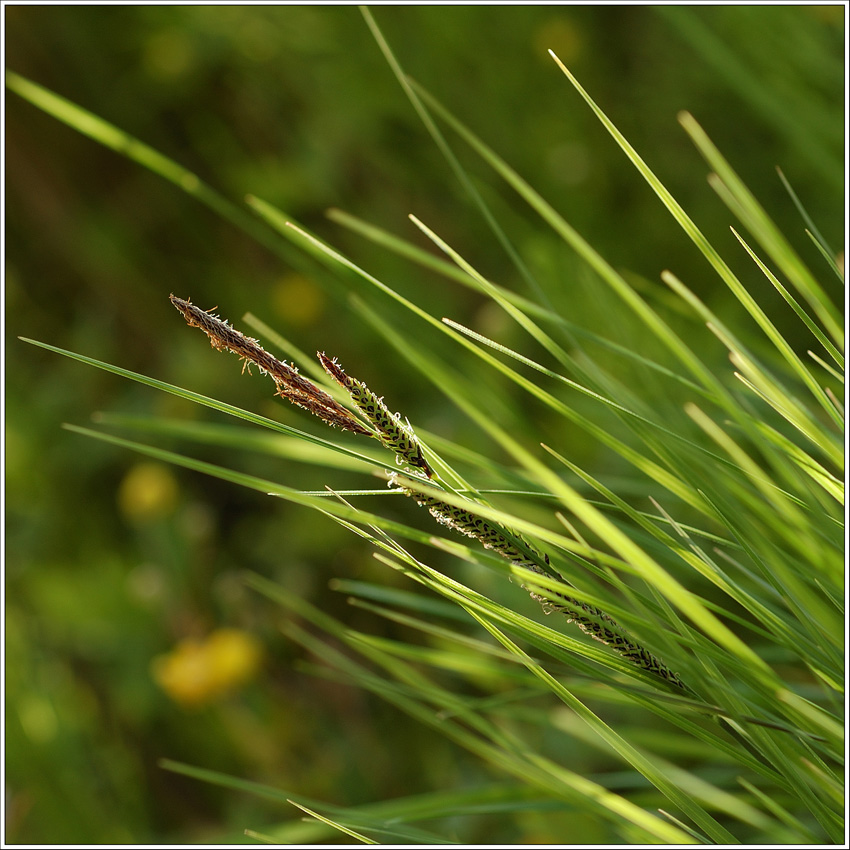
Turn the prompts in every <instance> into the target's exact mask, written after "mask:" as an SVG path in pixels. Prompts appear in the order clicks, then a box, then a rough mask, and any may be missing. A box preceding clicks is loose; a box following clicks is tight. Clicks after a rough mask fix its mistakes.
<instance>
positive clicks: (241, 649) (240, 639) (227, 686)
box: [151, 629, 263, 707]
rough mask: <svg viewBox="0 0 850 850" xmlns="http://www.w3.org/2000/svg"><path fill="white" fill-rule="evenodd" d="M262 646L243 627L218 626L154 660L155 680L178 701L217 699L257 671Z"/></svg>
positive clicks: (192, 704) (190, 704) (188, 703)
mask: <svg viewBox="0 0 850 850" xmlns="http://www.w3.org/2000/svg"><path fill="white" fill-rule="evenodd" d="M262 656H263V651H262V646H261V645H260V642H259V641H258V640H257V639H256V638H255V637H254V636H253V635H251V634H248V633H247V632H243V631H241V630H240V629H217V630H216V631H214V632H213V633H212V634H210V635H209V636H208V637H207V638H206V639H205V640H197V639H195V638H187V639H185V640H182V641H180V643H178V644H177V645H176V646H175V647H174V649H172V650H171V652H168V653H166V654H164V655H159V656H157V657H156V658H154V659H153V661H152V663H151V673H152V675H153V678H154V681H155V682H156V683H157V684H158V685H159V686H160V687H161V688H162V689H163V690H164V691H165V692H166V693H167V694H168V696H170V697H171V699H173V700H174V701H175V702H178V703H180V704H181V705H183V706H186V707H195V706H199V705H203V704H204V703H208V702H212V701H213V700H216V699H218V698H219V697H220V696H222V695H223V694H225V693H227V692H228V691H231V690H234V689H235V688H237V687H239V686H240V685H244V684H245V683H246V682H248V681H250V680H251V679H253V678H254V676H255V675H256V674H257V671H258V670H259V669H260V664H261V663H262Z"/></svg>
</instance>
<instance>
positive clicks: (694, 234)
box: [549, 51, 843, 345]
mask: <svg viewBox="0 0 850 850" xmlns="http://www.w3.org/2000/svg"><path fill="white" fill-rule="evenodd" d="M549 52H550V54H551V56H552V58H553V59H554V60H555V62H556V63H557V64H558V66H559V67H560V68H561V70H562V71H563V72H564V74H565V75H566V77H567V78H568V79H569V80H570V82H571V83H572V84H573V86H574V88H575V89H576V91H578V93H579V94H580V95H581V96H582V97H583V98H584V100H585V102H586V103H587V104H588V106H590V108H591V109H592V110H593V111H594V113H596V116H597V118H599V120H600V121H601V123H602V124H603V126H604V127H605V128H606V130H608V132H609V133H610V134H611V136H612V137H613V138H614V140H615V141H616V142H617V144H618V145H619V146H620V147H621V148H622V150H623V152H624V153H625V154H626V156H627V157H628V158H629V160H631V162H632V163H633V164H634V166H635V168H637V170H638V171H639V172H640V174H641V175H642V176H643V178H644V179H645V180H646V182H647V183H648V184H649V185H650V187H651V188H652V189H653V191H654V192H655V193H656V194H657V195H658V197H659V198H660V199H661V201H662V203H663V204H664V206H665V207H667V209H668V210H669V211H670V213H671V215H672V216H673V218H674V219H675V220H676V221H677V223H678V224H679V225H680V226H681V227H682V229H683V230H684V231H685V233H687V234H688V236H689V237H690V238H691V240H692V241H693V242H694V244H695V245H696V246H697V247H698V248H699V249H700V251H702V253H703V254H704V256H705V257H706V259H707V260H708V261H709V262H710V263H711V265H712V266H713V267H714V269H715V270H716V271H717V273H718V274H719V275H720V278H721V279H722V280H723V281H724V282H725V283H726V284H727V286H729V288H730V289H731V290H732V292H733V293H734V294H735V296H736V297H737V298H738V299H739V300H740V301H741V303H742V304H743V305H744V306H745V307H746V308H747V309H748V310H750V311H753V310H756V309H757V305H756V304H755V301H754V300H753V299H752V297H751V296H750V294H749V293H748V292H747V290H746V288H745V287H744V286H743V285H742V284H741V282H740V281H739V280H738V279H737V277H736V276H735V275H734V274H733V273H732V271H731V270H730V269H729V267H728V266H727V264H726V263H725V262H724V261H723V259H722V258H721V257H720V255H719V254H718V253H717V251H716V250H715V249H714V248H713V247H712V245H711V244H710V243H709V242H708V240H707V239H706V238H705V236H704V235H703V234H702V233H701V232H700V230H699V229H698V228H697V226H696V225H695V224H694V222H693V221H692V220H691V218H690V217H689V216H688V215H687V213H685V211H684V210H683V209H682V207H681V205H680V204H679V203H678V202H677V201H676V199H675V198H674V197H673V196H672V195H671V194H670V192H669V191H668V190H667V189H666V187H665V186H664V185H663V183H662V182H661V181H660V180H659V179H658V178H657V177H656V175H655V174H654V173H653V172H652V171H651V169H650V168H649V167H648V166H647V165H646V163H645V162H644V161H643V159H642V158H641V157H640V156H639V155H638V153H637V151H636V150H635V149H634V148H633V147H632V145H631V144H630V143H629V142H628V141H627V140H626V138H625V137H624V136H623V134H622V133H620V131H619V130H618V129H617V128H616V127H615V126H614V124H613V122H612V121H611V120H610V119H609V118H608V116H607V115H605V113H604V112H603V111H602V109H600V107H599V106H598V105H597V104H596V103H595V101H594V100H593V99H592V98H591V97H590V95H589V94H588V93H587V92H586V91H585V90H584V88H582V86H581V85H580V84H579V82H578V80H577V79H576V78H575V77H574V76H573V74H572V73H570V71H569V70H568V69H567V67H566V66H565V65H564V64H563V63H562V62H561V61H560V59H558V57H557V56H556V55H555V54H554V53H553V52H552V51H549ZM680 121H681V123H682V125H683V126H684V127H685V129H686V131H687V132H688V133H689V134H690V135H691V137H692V138H693V139H694V141H695V142H696V143H697V145H698V147H699V148H700V150H701V151H702V153H703V154H704V155H705V156H706V158H708V159H709V161H710V162H711V164H712V166H713V167H714V168H715V169H716V170H718V171H719V172H722V175H723V180H724V182H725V183H726V184H727V185H728V184H729V183H730V182H733V181H734V190H737V192H738V200H739V203H744V204H746V206H747V210H748V212H749V213H750V215H749V218H748V224H749V226H750V227H751V229H752V230H753V231H754V232H755V233H756V235H757V237H758V238H759V241H760V242H761V241H762V239H764V242H763V243H762V244H765V247H766V249H767V250H768V253H769V254H770V256H771V257H773V258H774V259H775V260H776V262H777V264H778V265H779V268H780V269H782V270H783V272H785V273H786V274H789V275H790V276H791V279H792V281H793V282H794V283H795V285H797V286H798V288H799V290H800V292H801V293H802V294H803V295H804V297H805V298H806V299H807V301H808V302H809V304H810V305H811V306H812V308H813V309H814V310H815V311H816V313H817V315H818V317H819V318H820V320H821V321H822V322H823V323H824V325H825V327H826V328H827V330H828V331H829V333H830V335H831V336H832V338H833V339H835V340H837V341H838V342H839V345H842V344H843V332H842V330H841V327H840V323H839V321H838V318H837V316H836V315H835V310H834V308H833V307H832V305H831V303H830V302H829V300H828V299H827V298H826V296H825V295H824V293H823V291H822V290H821V288H820V286H819V285H818V284H817V282H816V281H814V279H813V278H812V276H811V275H810V274H809V273H808V271H807V270H806V269H805V267H804V266H803V264H802V262H801V261H800V260H799V258H797V256H796V254H795V253H794V252H793V250H792V249H791V247H790V245H788V243H787V242H786V241H785V240H784V238H783V237H782V236H781V234H779V232H778V231H777V230H776V228H775V227H774V226H773V225H772V223H771V222H770V221H769V219H767V217H766V215H764V213H763V211H762V210H761V208H760V207H759V206H758V204H757V202H756V201H755V199H754V198H753V197H752V195H751V194H750V193H749V191H748V190H747V189H746V187H744V185H743V183H741V181H740V180H739V179H738V178H737V176H736V175H735V174H734V172H732V171H731V169H730V168H728V166H726V164H725V161H724V160H723V159H722V157H721V156H720V154H719V152H717V151H716V148H714V146H713V145H711V143H710V141H709V140H708V138H707V136H705V134H704V133H703V132H702V130H701V129H700V128H699V126H698V125H697V124H696V122H695V121H694V120H693V118H692V117H691V116H690V115H687V114H683V115H682V116H680Z"/></svg>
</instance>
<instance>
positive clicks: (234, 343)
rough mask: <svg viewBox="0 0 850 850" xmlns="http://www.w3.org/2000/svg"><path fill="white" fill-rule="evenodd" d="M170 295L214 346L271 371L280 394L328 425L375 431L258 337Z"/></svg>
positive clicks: (244, 365) (349, 429)
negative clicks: (265, 347) (268, 347)
mask: <svg viewBox="0 0 850 850" xmlns="http://www.w3.org/2000/svg"><path fill="white" fill-rule="evenodd" d="M170 298H171V303H172V304H173V305H174V306H175V307H176V308H177V309H178V310H179V311H180V313H181V314H182V315H183V318H184V319H185V320H186V322H187V323H188V324H189V325H190V326H191V327H194V328H200V329H201V330H202V331H203V332H204V333H205V334H206V335H207V336H208V337H209V340H210V345H212V347H213V348H215V349H216V350H217V351H232V352H233V353H234V354H236V355H238V356H239V357H240V358H241V359H242V362H243V367H242V368H243V369H244V368H245V367H248V369H249V370H250V368H251V363H253V364H255V365H256V366H257V367H259V369H260V372H261V373H262V374H264V375H269V376H270V377H271V379H272V380H273V381H274V382H275V385H276V386H277V395H279V396H280V397H281V398H285V399H287V401H291V402H292V403H293V404H297V405H298V406H299V407H303V408H304V409H305V410H309V411H310V413H313V414H315V415H316V416H318V417H319V418H320V419H322V420H324V421H325V422H327V423H328V424H329V425H333V426H335V427H337V428H342V429H344V430H346V431H354V432H355V433H356V434H367V435H370V436H371V434H372V432H371V431H370V430H369V429H368V428H366V427H365V426H364V425H362V424H361V423H360V422H358V421H357V419H355V418H354V416H352V415H351V413H350V412H349V411H347V410H346V409H345V408H344V407H343V406H342V405H341V404H339V403H338V402H336V401H334V399H333V398H331V396H329V395H328V394H327V393H326V392H325V391H324V390H322V389H320V388H319V387H317V386H316V385H315V384H314V383H313V382H312V381H308V380H307V379H306V378H305V377H304V376H303V375H300V374H299V373H298V370H297V369H296V368H295V367H293V366H290V365H289V364H287V363H284V362H283V361H281V360H278V359H277V358H276V357H274V356H273V355H271V354H269V353H268V351H266V350H265V349H264V348H263V347H262V346H261V345H260V343H259V342H257V340H255V339H253V338H252V337H249V336H245V334H243V333H241V332H240V331H237V330H236V328H234V327H232V326H231V325H229V324H228V323H227V322H225V321H224V320H223V319H220V318H219V317H218V316H214V315H213V314H212V313H207V312H206V311H205V310H201V308H200V307H196V306H195V305H194V304H192V303H191V301H184V300H183V299H182V298H178V297H177V296H176V295H171V296H170Z"/></svg>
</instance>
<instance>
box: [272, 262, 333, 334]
mask: <svg viewBox="0 0 850 850" xmlns="http://www.w3.org/2000/svg"><path fill="white" fill-rule="evenodd" d="M271 297H272V303H273V304H274V308H275V312H277V313H278V314H279V315H281V316H283V317H284V318H285V319H286V321H287V322H289V323H291V324H293V325H310V324H312V323H313V322H315V321H316V320H317V319H318V318H319V316H321V315H322V311H323V310H324V309H325V295H324V293H323V292H322V290H321V289H320V288H319V287H318V286H317V285H316V282H315V281H314V280H311V279H310V278H308V277H304V275H300V274H297V273H295V272H291V273H289V274H285V275H283V277H281V278H280V279H279V280H278V281H277V282H276V283H275V285H274V287H273V289H272V291H271Z"/></svg>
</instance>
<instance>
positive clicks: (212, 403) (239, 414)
mask: <svg viewBox="0 0 850 850" xmlns="http://www.w3.org/2000/svg"><path fill="white" fill-rule="evenodd" d="M20 339H21V341H22V342H27V343H29V344H30V345H37V346H38V347H39V348H44V349H46V350H47V351H52V352H54V353H55V354H61V355H63V356H64V357H70V358H71V359H72V360H78V361H79V362H80V363H85V364H87V365H89V366H94V367H96V368H98V369H103V370H104V371H106V372H111V373H112V374H113V375H119V376H121V377H122V378H128V379H129V380H131V381H137V382H138V383H140V384H144V385H145V386H148V387H153V388H154V389H157V390H161V391H162V392H166V393H170V394H171V395H175V396H177V397H178V398H183V399H185V400H187V401H191V402H194V403H195V404H200V405H203V406H204V407H209V408H211V409H212V410H217V411H219V412H220V413H226V414H228V415H229V416H235V417H236V418H238V419H244V420H245V421H246V422H250V423H252V424H254V425H260V426H261V427H263V428H268V429H270V430H273V431H278V432H279V433H281V434H286V435H288V436H291V437H296V438H298V439H300V440H305V441H307V442H308V443H314V444H315V445H317V446H322V447H323V448H326V449H329V450H331V451H336V452H339V453H341V454H344V455H347V456H348V457H351V458H355V459H357V460H362V461H364V462H365V463H368V464H374V461H373V460H372V459H371V458H369V457H368V456H366V455H363V454H360V452H356V451H353V450H352V449H348V448H346V447H345V446H342V445H339V444H337V443H334V442H332V441H330V440H325V439H322V438H321V437H315V436H313V435H312V434H308V433H307V432H306V431H299V430H298V429H297V428H291V427H289V426H288V425H284V424H283V423H281V422H275V420H273V419H269V418H267V417H265V416H260V415H259V414H256V413H251V412H250V411H248V410H242V409H241V408H239V407H234V406H233V405H231V404H227V403H225V402H223V401H219V400H218V399H214V398H210V397H209V396H205V395H201V394H200V393H195V392H192V391H191V390H185V389H183V388H181V387H177V386H174V385H173V384H169V383H167V382H165V381H159V380H157V379H156V378H149V377H148V376H147V375H142V374H139V373H138V372H131V371H130V370H129V369H122V368H121V367H120V366H113V365H112V364H110V363H104V362H103V361H101V360H96V359H95V358H93V357H87V356H86V355H84V354H77V353H76V352H73V351H67V350H65V349H64V348H58V347H57V346H55V345H49V344H48V343H46V342H38V341H37V340H34V339H27V338H26V337H20Z"/></svg>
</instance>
